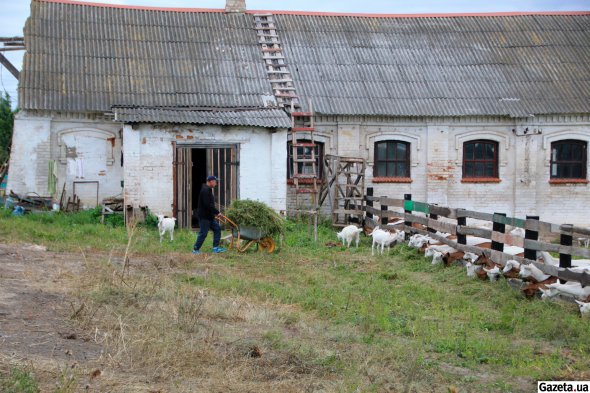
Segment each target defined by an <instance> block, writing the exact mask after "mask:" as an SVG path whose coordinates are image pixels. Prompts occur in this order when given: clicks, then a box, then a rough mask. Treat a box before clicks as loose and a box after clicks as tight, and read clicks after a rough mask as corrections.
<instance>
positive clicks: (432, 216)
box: [426, 204, 438, 233]
mask: <svg viewBox="0 0 590 393" xmlns="http://www.w3.org/2000/svg"><path fill="white" fill-rule="evenodd" d="M432 206H436V204H432ZM428 218H430V219H432V220H438V214H433V213H430V214H429V215H428ZM426 230H427V231H428V232H430V233H436V229H434V228H430V227H427V228H426Z"/></svg>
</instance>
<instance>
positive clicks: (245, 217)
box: [225, 199, 285, 236]
mask: <svg viewBox="0 0 590 393" xmlns="http://www.w3.org/2000/svg"><path fill="white" fill-rule="evenodd" d="M225 215H226V216H227V217H228V218H229V219H230V220H232V221H233V222H235V223H236V224H238V225H239V226H241V227H255V228H258V229H260V230H261V231H262V233H264V234H265V236H276V235H282V234H284V233H285V220H284V219H283V218H282V217H281V216H279V215H278V214H277V213H276V212H275V211H274V210H273V209H271V208H270V207H268V206H267V205H265V204H264V203H262V202H258V201H252V200H249V199H244V200H238V201H234V202H232V204H231V206H230V207H229V208H228V209H227V210H226V211H225Z"/></svg>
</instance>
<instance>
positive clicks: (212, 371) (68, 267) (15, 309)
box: [0, 243, 331, 393]
mask: <svg viewBox="0 0 590 393" xmlns="http://www.w3.org/2000/svg"><path fill="white" fill-rule="evenodd" d="M108 257H109V256H108V255H106V256H105V255H84V254H83V253H82V252H80V253H77V254H72V253H62V252H60V253H56V252H51V251H47V250H46V248H45V247H43V246H38V245H27V244H24V245H23V244H1V243H0V372H3V373H5V374H6V373H8V372H9V371H10V370H11V369H12V368H14V367H19V368H24V369H26V370H28V371H31V372H32V373H33V375H34V378H35V380H36V381H37V382H38V385H39V387H40V388H41V391H42V392H54V391H56V389H57V388H60V389H58V390H57V391H59V392H78V391H84V392H121V391H125V392H146V393H156V392H160V393H163V392H171V391H178V392H181V391H182V392H184V391H204V392H205V391H219V392H221V391H236V392H237V391H252V392H254V391H277V390H280V391H287V392H289V391H292V392H295V391H300V390H299V388H296V387H295V386H301V384H302V383H304V384H305V385H307V389H306V390H311V391H318V390H319V391H322V390H324V389H323V388H322V381H320V380H317V379H316V378H315V377H316V376H315V375H314V372H313V370H312V371H309V370H306V369H305V367H303V369H302V370H298V368H297V367H295V366H297V364H296V363H297V359H294V360H289V359H287V360H289V361H285V359H283V358H282V357H281V356H283V355H281V354H273V353H269V352H267V353H265V354H264V359H262V361H260V360H259V361H256V360H257V359H256V357H257V356H259V355H257V356H256V357H255V356H253V355H252V361H250V360H242V359H239V360H237V361H236V360H235V359H234V358H236V355H233V354H235V353H238V352H239V351H242V352H243V350H244V348H242V347H243V346H244V345H245V344H244V343H247V342H248V337H247V335H248V334H250V335H251V334H253V332H255V331H257V330H260V329H261V325H264V323H266V322H264V323H262V324H261V323H260V321H259V320H260V319H265V320H266V319H270V320H272V317H268V316H267V314H271V313H272V314H274V313H276V312H281V310H263V309H259V307H258V306H253V305H246V306H244V305H243V304H237V305H236V302H232V303H233V305H231V307H236V308H239V309H242V310H245V311H243V313H246V314H247V317H244V318H240V319H237V320H236V321H235V323H233V322H234V321H229V322H232V323H230V324H228V321H226V320H224V319H223V318H221V319H220V320H218V321H217V320H214V319H213V320H210V321H208V323H210V324H211V325H212V326H215V329H213V330H212V332H219V331H223V336H224V337H215V335H216V334H215V333H211V334H212V335H213V336H214V337H211V340H209V339H205V340H201V341H211V344H210V345H209V344H207V345H208V346H210V347H211V348H212V352H213V355H210V354H209V355H208V356H209V357H210V358H211V361H210V362H208V363H209V364H203V368H202V370H203V373H202V374H203V375H201V376H195V380H194V381H190V380H188V379H187V378H181V381H180V382H178V378H177V379H176V381H175V382H174V383H179V384H181V385H185V386H179V385H176V386H175V387H172V383H173V381H172V380H171V379H169V378H168V379H167V378H164V380H162V377H161V376H159V375H158V371H157V370H150V371H149V372H146V373H137V372H134V371H127V370H126V369H125V368H124V367H117V364H116V363H117V361H116V359H115V360H113V358H111V355H110V353H109V352H108V350H107V348H106V347H103V346H102V345H101V344H100V343H101V339H100V338H101V336H100V334H101V332H99V330H98V328H97V329H96V331H94V330H93V328H91V327H84V328H83V327H81V326H80V323H76V321H75V320H76V318H75V315H76V313H78V312H80V311H81V310H80V303H79V299H77V298H76V296H75V293H73V291H75V287H76V281H77V280H79V277H81V276H82V275H83V274H84V271H85V270H86V268H85V263H88V262H89V261H92V260H93V259H100V258H103V259H104V258H108ZM86 258H87V259H86ZM117 259H122V258H118V257H117V258H113V260H117ZM153 259H154V261H155V262H154V261H152V260H150V261H147V260H145V259H141V260H139V259H136V260H135V261H136V263H140V264H148V263H156V264H157V263H162V264H165V265H168V266H167V267H168V269H170V265H169V264H168V263H167V262H166V257H165V256H154V258H153ZM114 262H115V263H120V262H121V261H114ZM205 262H206V261H205ZM205 274H206V272H205ZM231 307H230V308H231ZM83 312H84V313H88V310H84V311H83ZM220 314H223V312H221V313H220ZM238 314H239V313H238ZM263 314H264V317H261V315H263ZM217 334H218V333H217ZM239 354H240V356H241V352H240V353H239ZM208 356H205V354H204V359H203V360H201V362H203V361H205V360H206V359H205V358H208ZM258 359H260V358H258ZM197 363H199V362H197ZM236 365H238V366H239V367H236ZM265 365H266V367H265ZM223 368H228V369H226V371H224V370H223ZM300 368H301V367H300ZM135 371H136V370H135ZM220 373H222V374H224V375H225V376H226V379H225V380H224V379H223V378H221V375H222V374H220ZM302 374H303V375H302ZM327 378H328V380H330V379H331V378H330V377H329V376H328V377H327ZM173 379H174V378H173ZM320 379H322V378H320ZM193 383H194V384H193ZM240 386H242V387H243V388H244V389H241V388H240ZM273 386H275V387H276V390H275V389H274V388H273ZM260 387H264V388H263V389H262V390H260V389H259V388H260ZM268 389H270V390H268Z"/></svg>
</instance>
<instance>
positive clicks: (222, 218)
mask: <svg viewBox="0 0 590 393" xmlns="http://www.w3.org/2000/svg"><path fill="white" fill-rule="evenodd" d="M217 219H218V220H219V221H220V222H222V223H224V224H229V225H230V226H231V227H233V228H237V227H238V225H237V224H236V223H235V222H233V221H232V220H230V219H229V218H228V217H227V216H224V215H223V214H221V213H219V214H218V215H217Z"/></svg>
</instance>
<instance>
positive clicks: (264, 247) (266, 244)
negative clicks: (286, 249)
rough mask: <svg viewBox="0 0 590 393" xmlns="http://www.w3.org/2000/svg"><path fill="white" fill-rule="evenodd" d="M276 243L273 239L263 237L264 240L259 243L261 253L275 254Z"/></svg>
mask: <svg viewBox="0 0 590 393" xmlns="http://www.w3.org/2000/svg"><path fill="white" fill-rule="evenodd" d="M275 247H276V245H275V241H274V240H273V238H272V237H263V238H262V239H260V241H259V242H258V248H259V250H260V251H266V252H268V253H269V254H270V253H271V252H274V250H275Z"/></svg>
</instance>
